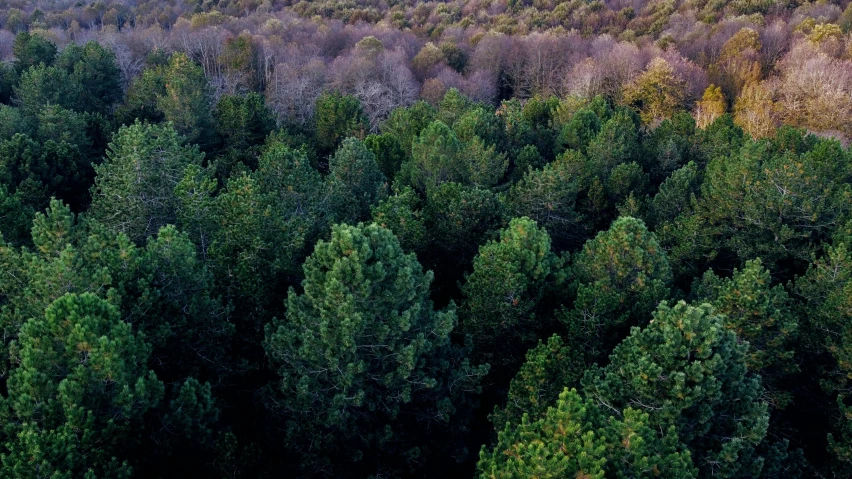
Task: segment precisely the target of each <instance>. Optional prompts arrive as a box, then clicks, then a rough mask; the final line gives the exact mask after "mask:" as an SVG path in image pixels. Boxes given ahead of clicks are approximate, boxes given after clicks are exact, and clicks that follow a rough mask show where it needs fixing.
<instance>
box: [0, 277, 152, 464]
mask: <svg viewBox="0 0 852 479" xmlns="http://www.w3.org/2000/svg"><path fill="white" fill-rule="evenodd" d="M149 354H150V346H149V345H147V344H146V343H145V341H144V339H143V338H141V337H139V336H137V335H135V334H133V332H132V331H131V327H130V325H129V324H127V323H125V322H124V321H122V320H121V318H120V314H119V312H118V310H117V309H116V308H115V307H114V306H113V305H111V304H109V303H107V302H106V301H104V300H102V299H99V298H97V297H96V296H94V295H92V294H88V293H86V294H82V295H75V294H68V295H65V296H62V297H61V298H59V299H57V300H56V301H55V302H54V303H52V304H51V305H50V307H48V308H47V310H45V312H44V317H43V318H33V319H31V320H29V321H27V323H26V324H24V325H23V326H22V328H21V332H20V335H19V336H18V339H17V341H16V342H15V343H13V345H12V360H13V363H15V364H16V367H15V369H13V370H12V373H11V374H10V376H9V382H8V389H9V397H8V399H6V400H5V401H4V403H5V405H7V406H8V408H9V411H10V416H11V417H10V419H11V420H10V421H8V422H7V423H6V425H5V428H6V429H7V434H8V436H9V437H10V440H9V442H7V443H6V445H5V452H4V453H3V454H2V455H0V461H2V464H3V467H2V470H3V472H0V475H2V476H7V477H10V478H11V477H40V476H43V475H46V476H50V477H84V476H85V477H129V475H130V473H131V471H132V466H131V463H130V461H132V460H135V459H136V458H134V457H132V456H131V457H128V456H125V455H124V454H127V452H128V451H132V450H133V446H134V445H136V444H138V443H139V441H140V440H141V439H142V431H141V427H142V423H143V420H144V415H145V414H146V413H147V412H148V411H150V410H151V409H153V408H154V407H156V406H157V404H158V403H159V401H160V399H161V398H162V396H163V384H162V383H161V382H160V381H159V380H158V379H157V376H156V375H155V374H154V373H153V371H148V370H147V361H148V356H149Z"/></svg>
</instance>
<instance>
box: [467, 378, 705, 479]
mask: <svg viewBox="0 0 852 479" xmlns="http://www.w3.org/2000/svg"><path fill="white" fill-rule="evenodd" d="M478 470H479V476H478V477H480V478H481V479H493V478H499V479H522V478H530V477H536V478H552V479H557V478H568V477H571V478H583V479H604V478H605V477H613V478H648V479H651V478H655V477H666V478H674V479H688V478H694V477H696V470H695V468H694V467H693V465H692V462H691V460H690V453H689V451H687V450H684V448H683V446H682V445H681V444H679V442H678V438H677V434H676V433H675V431H674V428H673V427H669V428H666V429H665V432H664V433H663V434H662V435H661V434H660V433H659V432H658V431H656V430H654V427H653V426H652V423H651V421H650V419H649V415H648V414H647V413H644V412H641V411H639V410H634V409H631V408H627V409H625V410H623V411H618V412H617V413H616V414H615V415H612V411H610V410H608V409H607V410H604V409H603V405H601V404H600V403H599V402H597V401H594V400H591V399H586V398H583V397H581V396H580V394H578V393H577V391H576V390H574V389H571V390H569V389H565V390H564V392H562V394H560V395H559V400H558V401H557V402H556V404H555V406H553V407H551V408H549V409H548V410H547V412H546V413H545V414H544V416H543V417H541V418H540V419H538V420H535V419H533V418H530V417H529V416H527V415H524V417H523V418H522V420H521V423H520V425H518V426H517V427H511V426H510V425H508V424H507V425H506V428H505V429H503V430H502V431H501V432H500V433H499V434H498V438H497V445H496V446H495V447H494V449H493V450H492V451H488V450H486V449H485V448H484V447H483V449H482V451H481V452H480V454H479V464H478Z"/></svg>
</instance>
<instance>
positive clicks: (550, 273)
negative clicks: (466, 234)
mask: <svg viewBox="0 0 852 479" xmlns="http://www.w3.org/2000/svg"><path fill="white" fill-rule="evenodd" d="M496 278H499V281H496V280H495V279H496ZM563 280H564V273H563V271H562V261H561V259H560V258H559V257H557V256H556V255H555V254H553V252H551V250H550V237H548V235H547V232H546V231H544V230H543V229H541V228H539V227H538V226H537V225H536V224H535V222H534V221H532V220H530V219H529V218H515V219H513V220H512V221H511V222H510V223H509V226H508V227H507V228H505V229H504V230H502V231H501V232H500V240H499V241H490V242H488V243H486V244H485V245H483V246H482V247H480V248H479V254H478V255H477V256H476V258H474V261H473V273H472V274H471V275H470V276H469V277H468V278H467V282H466V283H465V285H464V287H463V289H462V292H463V294H464V297H465V299H464V301H463V303H462V310H461V316H462V331H464V332H465V333H466V334H468V335H470V337H471V338H472V344H473V354H474V357H475V358H477V359H480V360H481V361H482V362H487V363H489V364H491V366H492V369H494V370H496V372H498V373H502V372H503V371H504V368H506V367H507V366H512V365H514V364H515V363H517V362H519V360H520V359H521V357H522V355H523V353H524V351H525V350H526V349H527V347H528V346H529V343H530V341H531V340H533V339H534V337H535V335H534V333H535V331H536V330H537V329H539V328H541V327H542V326H543V325H542V324H537V322H538V323H540V322H541V321H542V320H541V319H538V320H536V317H535V312H536V310H537V309H538V308H539V307H540V305H539V302H540V301H541V300H542V298H543V297H544V296H545V295H546V294H547V293H548V292H549V291H552V290H553V289H554V288H556V287H557V286H558V285H559V284H560V283H561V282H562V281H563Z"/></svg>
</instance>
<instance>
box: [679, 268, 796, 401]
mask: <svg viewBox="0 0 852 479" xmlns="http://www.w3.org/2000/svg"><path fill="white" fill-rule="evenodd" d="M771 281H772V280H771V278H770V276H769V271H768V270H767V269H766V268H764V267H763V265H762V264H761V262H760V260H759V259H756V260H753V261H747V262H746V265H745V267H744V268H743V269H742V271H738V270H736V269H735V270H734V275H733V277H732V278H725V279H722V278H719V277H718V276H716V275H714V274H713V273H712V272H710V271H708V272H707V273H706V274H705V275H704V277H703V278H702V279H701V282H700V283H698V282H696V284H695V285H694V286H693V295H694V296H695V297H696V299H697V300H698V301H702V302H704V301H706V302H708V303H710V304H712V305H713V307H714V309H715V311H716V312H717V313H718V314H723V315H724V316H725V322H724V324H725V327H726V328H728V329H730V330H732V331H734V332H735V333H737V339H738V340H740V341H747V342H748V343H749V349H748V353H747V356H746V364H747V366H748V368H749V371H753V372H755V373H759V374H760V375H761V377H763V383H764V385H765V387H766V388H767V390H768V391H767V392H768V394H769V396H770V398H771V404H772V405H773V406H774V407H776V408H783V407H785V406H786V405H787V404H788V403H789V401H790V400H791V398H790V397H789V393H785V392H784V391H783V390H781V389H780V388H779V386H778V385H777V384H776V381H777V380H779V379H780V378H782V377H783V376H785V375H788V374H791V373H794V372H796V369H797V366H796V363H795V360H794V359H793V355H794V351H793V349H792V345H793V344H794V341H795V340H796V332H797V330H798V320H797V319H796V316H795V315H794V314H793V311H792V301H791V300H790V298H789V296H787V292H786V291H784V288H782V287H781V286H775V287H770V285H771Z"/></svg>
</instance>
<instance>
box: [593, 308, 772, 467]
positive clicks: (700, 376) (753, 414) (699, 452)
mask: <svg viewBox="0 0 852 479" xmlns="http://www.w3.org/2000/svg"><path fill="white" fill-rule="evenodd" d="M747 353H748V347H747V346H746V345H745V344H740V343H739V342H738V341H737V337H736V335H735V334H734V332H733V331H730V330H728V329H727V328H725V327H724V317H723V316H720V315H718V314H715V313H714V312H713V309H712V307H710V306H709V305H706V304H704V305H701V306H698V307H693V306H689V305H687V304H686V303H684V302H682V301H681V302H679V303H677V304H675V305H674V306H667V305H665V304H661V305H660V307H659V308H658V309H657V311H656V312H655V313H654V316H653V320H652V321H651V322H650V324H648V325H647V326H646V327H644V328H643V329H639V328H633V331H632V332H631V334H630V336H628V337H627V339H625V340H624V342H622V343H621V344H620V345H618V347H616V348H615V350H614V351H613V353H612V355H611V356H610V362H609V365H608V366H606V367H605V368H602V369H601V370H600V372H595V370H594V369H592V370H590V371H588V372H587V373H586V376H585V378H584V379H583V382H584V386H585V391H586V394H587V395H588V396H589V397H593V398H595V399H596V400H597V401H599V402H600V403H602V404H606V405H607V406H608V407H609V408H612V409H615V410H620V409H622V408H626V407H636V408H638V410H639V411H643V412H646V413H647V414H648V425H649V427H650V428H652V429H655V430H662V431H666V430H668V428H669V427H671V426H674V427H675V429H676V432H677V435H678V437H679V439H680V441H682V442H683V443H684V444H685V445H686V446H687V447H688V448H689V450H690V451H691V453H692V459H693V462H694V464H695V465H696V467H698V470H699V477H713V478H726V477H756V476H758V475H759V474H760V471H761V469H762V467H763V458H761V457H760V456H759V455H758V454H757V453H756V448H757V446H759V445H760V444H761V442H762V441H763V440H764V437H765V435H766V429H767V426H768V420H769V414H768V411H767V405H766V403H764V402H763V401H762V400H761V393H762V387H761V381H760V376H759V375H756V374H754V373H750V372H749V371H748V367H747V362H746V360H747Z"/></svg>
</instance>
